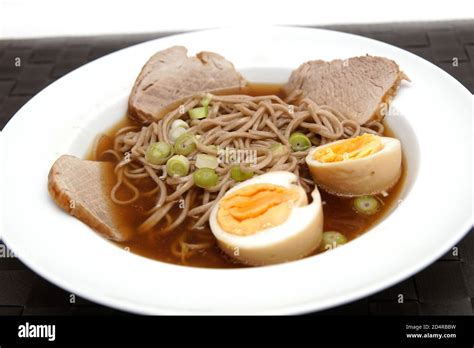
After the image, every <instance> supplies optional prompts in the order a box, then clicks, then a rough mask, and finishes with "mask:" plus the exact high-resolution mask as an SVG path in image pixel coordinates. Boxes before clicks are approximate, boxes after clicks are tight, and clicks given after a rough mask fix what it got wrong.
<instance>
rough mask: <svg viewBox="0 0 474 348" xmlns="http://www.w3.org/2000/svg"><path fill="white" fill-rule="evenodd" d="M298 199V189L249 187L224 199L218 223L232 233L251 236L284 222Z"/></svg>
mask: <svg viewBox="0 0 474 348" xmlns="http://www.w3.org/2000/svg"><path fill="white" fill-rule="evenodd" d="M298 198H299V193H298V191H297V190H296V189H288V188H286V187H283V186H279V185H273V184H253V185H249V186H245V187H243V188H241V189H239V190H237V191H235V192H232V193H231V194H229V195H227V196H226V197H224V198H223V199H222V200H221V202H220V203H219V210H218V212H217V222H218V223H219V225H220V226H221V228H222V229H223V230H224V231H226V232H228V233H231V234H235V235H240V236H247V235H251V234H254V233H256V232H259V231H261V230H264V229H267V228H271V227H274V226H278V225H281V224H282V223H284V222H285V221H286V220H287V219H288V217H289V216H290V214H291V210H292V207H293V204H294V202H295V201H296V200H297V199H298Z"/></svg>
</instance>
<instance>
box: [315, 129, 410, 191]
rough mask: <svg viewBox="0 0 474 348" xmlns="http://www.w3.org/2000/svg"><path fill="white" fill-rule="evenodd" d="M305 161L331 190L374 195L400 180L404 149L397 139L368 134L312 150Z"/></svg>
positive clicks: (318, 179) (322, 183)
mask: <svg viewBox="0 0 474 348" xmlns="http://www.w3.org/2000/svg"><path fill="white" fill-rule="evenodd" d="M306 164H307V165H308V167H309V170H310V172H311V175H312V176H313V179H314V181H315V182H316V183H317V184H318V185H319V186H320V187H321V188H323V189H324V190H326V191H328V192H330V193H333V194H336V195H341V196H361V195H371V194H377V193H380V192H382V191H385V190H388V189H389V188H390V187H392V186H393V185H395V184H396V183H397V181H398V179H399V178H400V175H401V172H402V150H401V145H400V141H399V140H398V139H395V138H389V137H381V136H378V135H374V134H367V133H366V134H363V135H361V136H358V137H355V138H351V139H344V140H339V141H335V142H333V143H329V144H326V145H322V146H318V147H316V148H313V149H311V150H310V151H309V153H308V155H307V157H306Z"/></svg>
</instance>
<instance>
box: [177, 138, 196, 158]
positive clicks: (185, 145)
mask: <svg viewBox="0 0 474 348" xmlns="http://www.w3.org/2000/svg"><path fill="white" fill-rule="evenodd" d="M196 142H197V140H196V138H195V137H194V135H192V134H188V133H184V134H181V135H180V136H179V137H178V139H176V141H175V143H174V151H175V152H176V153H177V154H178V155H184V156H187V155H189V154H190V153H191V152H193V151H194V150H195V149H196Z"/></svg>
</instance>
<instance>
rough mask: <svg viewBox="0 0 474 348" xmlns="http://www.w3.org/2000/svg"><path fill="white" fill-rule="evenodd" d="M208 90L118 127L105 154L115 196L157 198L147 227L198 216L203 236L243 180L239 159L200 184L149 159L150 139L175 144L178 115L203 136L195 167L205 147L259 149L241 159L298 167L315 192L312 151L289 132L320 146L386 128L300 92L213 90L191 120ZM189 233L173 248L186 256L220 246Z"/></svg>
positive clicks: (262, 168) (166, 228)
mask: <svg viewBox="0 0 474 348" xmlns="http://www.w3.org/2000/svg"><path fill="white" fill-rule="evenodd" d="M203 97H206V96H205V95H202V94H199V95H195V96H194V97H192V98H189V99H187V100H186V101H185V102H184V103H183V104H182V105H180V106H179V107H177V108H176V109H174V110H172V111H170V112H169V113H167V114H166V115H165V117H164V118H163V119H161V120H159V121H156V122H153V123H151V124H150V125H148V126H146V127H145V126H144V127H141V128H140V127H138V126H132V127H124V128H122V129H120V130H119V131H118V132H117V133H116V134H115V139H114V144H113V149H109V150H107V151H105V152H104V153H102V154H99V156H98V158H104V156H106V155H109V158H112V159H113V160H115V161H116V162H117V164H116V166H115V170H114V172H115V176H116V184H115V186H114V187H113V189H112V191H111V199H112V200H113V202H115V203H116V204H119V205H122V206H123V205H125V206H127V205H131V204H134V203H135V202H136V201H137V200H138V199H139V198H140V197H141V196H143V197H153V198H154V199H155V204H154V206H153V207H152V208H151V209H149V210H148V211H146V213H145V215H146V219H145V221H144V222H143V223H142V224H141V226H140V227H139V232H147V231H151V230H154V229H155V227H157V226H161V227H162V228H161V229H160V232H159V233H162V234H166V233H169V232H170V231H172V230H174V229H176V228H177V227H178V226H180V225H182V224H183V223H184V222H185V221H192V228H194V229H197V230H198V232H196V233H197V234H198V235H199V233H201V232H199V230H202V228H203V227H204V226H205V224H206V223H207V222H208V220H209V215H210V212H211V210H212V207H213V206H214V205H215V204H216V202H217V201H218V200H219V199H220V198H221V197H222V196H223V195H224V194H225V193H226V192H227V190H229V189H230V188H231V187H233V186H234V185H235V184H236V182H234V180H233V179H232V178H231V175H230V169H231V167H232V166H233V165H236V164H235V163H231V164H230V163H226V161H219V164H218V167H217V168H216V173H217V174H218V176H219V182H218V184H217V185H216V186H214V187H212V188H209V189H201V188H198V187H196V186H195V185H194V182H193V178H192V174H191V175H187V176H185V177H170V176H168V175H167V173H166V166H165V165H154V164H151V163H149V162H147V160H146V158H145V153H146V150H147V148H148V146H149V145H150V144H152V143H154V142H157V141H163V142H166V143H171V140H170V137H169V132H170V128H171V124H172V122H173V121H174V120H177V119H182V120H183V121H185V122H187V123H188V125H189V129H188V131H187V132H188V133H189V134H193V135H195V136H196V138H197V139H198V142H197V145H196V150H194V151H193V152H192V153H191V154H189V155H188V156H187V158H188V159H189V161H190V166H191V172H192V171H193V169H195V157H196V154H198V153H204V154H209V155H213V156H217V155H219V153H218V151H219V150H218V149H220V151H223V150H224V149H231V151H234V153H235V152H236V151H237V152H238V151H242V150H243V151H246V153H253V154H255V158H254V160H255V161H254V163H252V164H251V165H250V166H249V167H248V166H247V165H248V164H246V163H239V165H240V166H241V168H242V169H245V168H247V169H250V170H252V171H253V172H254V173H255V174H263V173H265V172H269V171H277V170H284V171H290V172H293V173H295V174H296V175H297V177H298V178H299V183H300V185H301V186H302V187H303V188H304V189H305V190H306V191H307V192H309V191H310V190H311V189H312V186H313V185H314V184H313V182H312V180H311V179H309V178H308V177H305V176H304V175H300V173H301V170H302V169H303V168H300V165H301V164H304V161H305V157H306V155H307V153H308V151H309V150H306V151H299V152H292V151H291V147H290V144H289V141H288V139H289V137H290V135H291V134H292V133H293V132H295V131H298V132H302V133H303V134H305V135H306V136H307V137H308V138H309V139H310V140H311V142H312V143H313V145H316V146H317V145H323V144H326V143H329V142H332V141H335V140H339V139H345V138H350V137H354V136H357V135H360V134H362V133H373V134H382V133H383V130H384V129H383V125H382V124H381V123H380V122H376V121H371V122H370V123H367V124H365V125H363V126H360V125H359V124H357V123H356V122H355V121H353V120H351V119H349V118H348V117H347V116H345V115H342V114H341V113H340V112H337V111H336V110H334V109H332V108H331V107H329V106H325V105H318V104H316V103H315V102H314V101H312V100H310V99H308V98H304V99H298V95H296V94H294V95H290V96H288V98H287V99H286V100H285V101H283V100H282V99H281V98H279V97H278V96H275V95H269V96H248V95H225V96H217V95H212V96H211V100H210V103H209V106H208V110H209V113H208V116H207V118H205V119H202V120H191V119H190V118H189V116H188V113H187V112H188V111H189V110H190V109H192V108H194V107H196V106H197V105H198V104H199V103H200V101H201V100H202V98H203ZM207 97H209V95H207ZM276 143H281V144H282V145H283V146H284V147H285V149H286V151H282V152H279V153H275V152H273V151H272V150H271V146H272V145H273V144H276ZM144 179H148V180H151V181H152V182H153V184H154V187H153V188H152V189H151V190H148V191H146V192H141V191H140V190H139V189H138V188H137V186H138V182H139V181H140V180H144ZM123 190H126V191H127V192H128V194H127V198H123V197H119V195H118V192H119V191H123ZM178 204H179V205H180V206H179V207H180V208H181V210H180V212H179V214H178V215H177V216H176V217H173V218H171V215H170V211H171V209H172V208H173V207H175V206H177V205H178ZM188 218H190V219H188ZM188 237H189V236H188V233H183V234H181V235H180V236H179V237H178V238H177V240H176V242H175V244H173V248H172V249H173V250H172V252H173V254H175V255H176V256H178V257H181V259H182V260H183V262H184V259H185V257H186V255H188V254H192V253H194V252H196V251H197V250H199V249H205V248H207V247H209V246H210V245H212V242H211V241H210V239H209V238H208V237H209V236H207V237H206V236H204V237H203V238H204V239H203V238H201V239H199V241H198V242H189V241H188V240H187V238H188Z"/></svg>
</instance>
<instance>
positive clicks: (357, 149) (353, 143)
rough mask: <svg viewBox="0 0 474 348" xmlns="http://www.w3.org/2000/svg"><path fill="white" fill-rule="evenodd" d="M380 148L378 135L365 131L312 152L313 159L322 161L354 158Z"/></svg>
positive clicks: (328, 161) (367, 154) (361, 156)
mask: <svg viewBox="0 0 474 348" xmlns="http://www.w3.org/2000/svg"><path fill="white" fill-rule="evenodd" d="M382 148H383V144H382V141H381V139H380V137H379V136H377V135H374V134H367V133H365V134H363V135H360V136H358V137H355V138H352V139H347V140H345V141H342V142H339V143H337V144H335V145H332V146H331V145H330V146H327V147H324V148H322V149H320V150H318V151H316V152H315V153H314V155H313V159H315V160H316V161H318V162H322V163H330V162H341V161H347V160H354V159H359V158H364V157H367V156H369V155H372V154H374V153H377V152H379V151H380V150H381V149H382Z"/></svg>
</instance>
